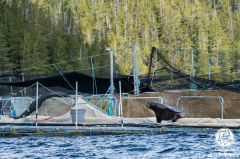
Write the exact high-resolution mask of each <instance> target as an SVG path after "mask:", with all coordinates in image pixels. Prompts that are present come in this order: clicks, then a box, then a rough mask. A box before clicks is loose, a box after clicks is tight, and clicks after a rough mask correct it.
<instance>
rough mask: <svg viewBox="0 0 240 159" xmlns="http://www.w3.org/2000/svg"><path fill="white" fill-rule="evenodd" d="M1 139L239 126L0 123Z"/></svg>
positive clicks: (206, 129)
mask: <svg viewBox="0 0 240 159" xmlns="http://www.w3.org/2000/svg"><path fill="white" fill-rule="evenodd" d="M0 125H1V126H0V136H1V137H21V136H32V135H33V136H75V135H79V136H92V135H120V134H162V133H171V132H197V133H204V132H216V131H218V130H219V129H220V128H229V129H231V130H232V131H233V132H240V126H226V125H223V126H206V125H205V126H200V125H182V124H180V123H179V122H176V123H165V124H157V123H139V124H136V123H126V124H78V126H76V125H74V124H64V123H38V126H35V123H0Z"/></svg>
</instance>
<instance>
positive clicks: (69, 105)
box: [23, 104, 73, 122]
mask: <svg viewBox="0 0 240 159" xmlns="http://www.w3.org/2000/svg"><path fill="white" fill-rule="evenodd" d="M72 105H73V104H70V105H68V106H67V107H66V108H64V109H63V110H62V111H61V112H60V113H58V114H55V115H53V116H50V117H48V118H44V119H38V120H31V119H28V118H26V117H25V116H23V118H24V119H26V120H28V121H35V122H37V121H43V120H48V119H51V118H53V117H55V116H58V115H59V114H62V113H63V112H64V111H65V110H67V108H69V107H71V106H72Z"/></svg>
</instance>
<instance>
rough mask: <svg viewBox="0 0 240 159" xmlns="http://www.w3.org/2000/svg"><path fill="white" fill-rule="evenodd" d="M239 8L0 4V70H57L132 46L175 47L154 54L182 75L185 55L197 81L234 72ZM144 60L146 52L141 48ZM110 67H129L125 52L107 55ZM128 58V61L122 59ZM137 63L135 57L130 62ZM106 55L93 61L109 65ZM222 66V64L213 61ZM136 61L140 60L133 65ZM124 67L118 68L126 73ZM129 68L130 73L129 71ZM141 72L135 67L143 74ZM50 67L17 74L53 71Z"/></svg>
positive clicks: (202, 2)
mask: <svg viewBox="0 0 240 159" xmlns="http://www.w3.org/2000/svg"><path fill="white" fill-rule="evenodd" d="M239 5H240V2H238V1H232V0H226V1H219V0H191V1H186V0H177V1H175V0H151V1H147V0H131V1H129V0H122V1H118V0H111V1H110V0H105V1H103V0H62V1H57V0H35V1H30V0H11V1H8V0H0V36H1V44H0V50H1V52H0V53H1V57H2V59H1V60H2V61H3V58H4V61H6V62H5V63H1V66H0V67H1V71H7V70H16V69H22V68H27V67H34V66H40V65H47V64H51V63H59V62H63V61H68V60H71V59H76V58H84V57H89V56H94V55H98V54H102V53H106V51H105V49H104V47H103V46H104V45H106V46H108V47H110V48H111V49H112V50H119V49H123V48H126V47H131V46H132V44H134V43H135V44H137V46H157V47H165V48H166V47H167V48H170V47H171V48H183V49H180V50H179V49H176V50H174V51H166V50H162V53H163V54H164V55H165V56H167V57H168V59H169V61H170V63H171V64H172V65H174V66H176V67H179V68H180V69H181V70H182V71H183V72H189V66H190V63H189V58H190V56H189V49H190V48H192V49H197V50H196V51H194V59H195V61H196V62H197V65H195V69H196V73H197V74H206V73H207V72H208V70H207V59H211V60H212V61H211V67H212V70H211V71H212V72H213V73H220V72H222V73H223V72H224V73H226V74H232V72H235V73H237V72H238V71H237V70H238V69H239V66H238V65H237V64H234V65H232V64H231V62H229V61H236V62H240V57H239V54H238V52H219V51H214V50H239V49H240V45H239V43H240V30H239V29H238V28H239V27H240V16H239V7H237V6H239ZM142 51H143V52H145V53H146V54H148V55H149V54H150V49H146V48H145V49H142ZM114 56H115V63H116V64H121V63H126V62H129V61H131V58H132V51H131V50H125V51H119V52H117V53H114ZM130 57H131V58H130ZM138 58H139V60H140V58H142V57H141V55H138ZM108 59H109V56H101V57H99V58H96V59H94V60H93V65H94V67H100V66H106V65H109V62H107V61H108ZM220 60H224V61H225V62H219V61H220ZM140 61H141V60H140ZM61 67H62V68H65V69H67V70H79V69H87V68H91V60H90V58H88V59H83V60H78V61H75V62H70V63H63V64H61ZM131 67H132V64H129V63H128V64H125V65H119V67H118V69H119V72H120V73H129V71H130V70H131ZM129 68H130V70H129ZM147 70H148V69H147V67H146V66H145V65H140V66H139V71H140V73H146V72H147ZM54 71H56V69H55V68H54V67H53V68H51V69H49V68H39V69H36V70H34V71H25V72H22V73H25V74H33V73H47V72H54Z"/></svg>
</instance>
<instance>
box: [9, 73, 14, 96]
mask: <svg viewBox="0 0 240 159" xmlns="http://www.w3.org/2000/svg"><path fill="white" fill-rule="evenodd" d="M9 81H10V82H12V78H11V77H9ZM11 92H12V93H13V88H12V86H11Z"/></svg>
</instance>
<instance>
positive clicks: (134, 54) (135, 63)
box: [132, 44, 139, 95]
mask: <svg viewBox="0 0 240 159" xmlns="http://www.w3.org/2000/svg"><path fill="white" fill-rule="evenodd" d="M132 47H133V60H134V94H135V95H138V94H139V86H138V67H137V54H136V45H135V44H133V45H132Z"/></svg>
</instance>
